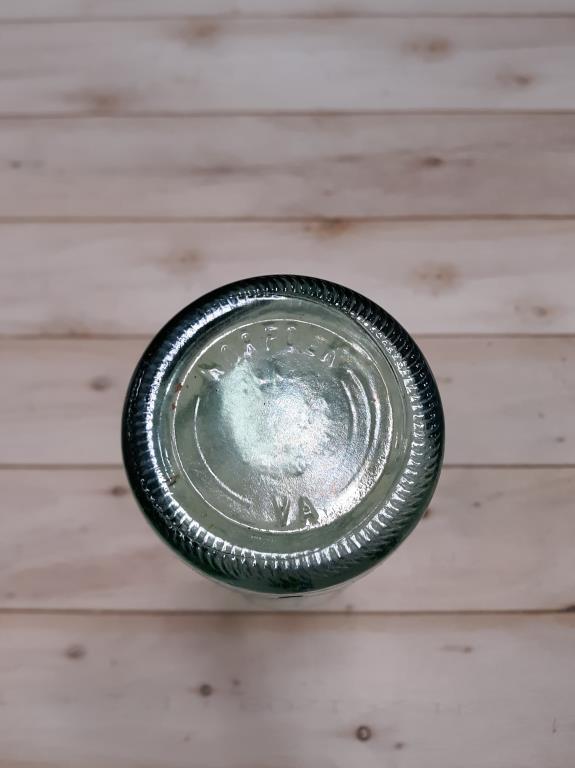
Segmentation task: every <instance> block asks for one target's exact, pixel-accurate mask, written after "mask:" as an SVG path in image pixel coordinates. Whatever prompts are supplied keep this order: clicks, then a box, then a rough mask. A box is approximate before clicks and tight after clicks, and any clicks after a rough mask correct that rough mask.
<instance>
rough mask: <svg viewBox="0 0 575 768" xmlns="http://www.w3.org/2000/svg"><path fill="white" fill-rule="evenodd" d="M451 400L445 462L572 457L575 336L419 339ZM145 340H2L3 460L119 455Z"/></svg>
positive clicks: (114, 458) (106, 459)
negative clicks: (123, 418)
mask: <svg viewBox="0 0 575 768" xmlns="http://www.w3.org/2000/svg"><path fill="white" fill-rule="evenodd" d="M421 344H422V348H423V350H424V352H425V353H426V355H427V356H428V357H429V360H430V362H431V365H432V368H433V370H434V371H435V373H436V375H437V377H438V381H439V384H440V388H441V391H442V395H443V398H444V404H445V410H446V419H447V449H446V460H447V461H448V462H450V463H455V464H497V463H504V464H562V463H570V464H573V463H575V441H574V440H573V439H572V435H573V434H575V381H574V378H575V368H574V365H573V361H574V360H575V355H574V352H575V338H573V337H564V338H562V337H542V338H537V337H533V338H507V337H501V338H497V337H493V338H489V337H487V338H442V337H432V338H425V339H422V340H421ZM144 346H145V342H144V341H143V340H130V339H112V340H87V339H72V340H54V339H52V340H37V339H26V340H23V339H9V338H8V339H3V340H2V341H1V342H0V356H1V358H2V360H3V369H4V370H5V371H7V372H9V375H5V376H3V377H2V379H1V380H0V423H2V424H3V427H4V430H5V433H6V434H8V435H9V436H10V439H9V440H4V441H2V442H1V443H0V463H8V464H14V463H23V464H27V463H40V464H58V463H65V464H88V463H94V464H110V463H117V462H119V461H120V446H119V430H120V412H121V406H122V400H123V397H124V393H125V389H126V387H127V384H128V380H129V377H130V375H131V372H132V369H133V367H134V365H135V363H136V362H137V359H138V357H139V355H140V354H141V353H142V352H143V350H144Z"/></svg>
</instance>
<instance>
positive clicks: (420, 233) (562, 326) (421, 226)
mask: <svg viewBox="0 0 575 768" xmlns="http://www.w3.org/2000/svg"><path fill="white" fill-rule="evenodd" d="M0 242H1V243H2V253H3V258H2V259H0V333H1V334H15V335H26V334H38V335H42V334H52V335H68V334H74V333H79V332H82V333H86V334H152V333H155V332H156V331H157V330H158V328H159V327H160V326H161V325H162V324H163V323H164V322H165V320H166V319H167V318H168V317H170V316H171V315H172V314H174V312H175V311H176V309H178V308H179V307H182V306H185V305H186V304H187V303H189V302H190V301H191V300H192V299H194V298H196V297H197V296H200V295H202V294H203V293H205V292H207V291H209V290H211V289H213V288H215V287H217V286H219V285H222V284H225V283H227V282H230V281H231V280H235V279H239V278H242V277H249V276H252V275H258V274H260V275H261V274H266V273H268V274H274V273H276V274H277V273H281V272H284V271H285V270H286V269H289V271H291V272H294V273H299V274H307V275H316V276H318V277H326V276H327V277H329V278H330V279H331V280H335V281H339V282H343V283H346V284H348V285H349V286H350V287H352V288H354V289H355V290H357V291H359V292H361V293H364V294H366V295H369V296H370V297H371V298H372V299H374V300H375V301H377V302H379V303H380V304H381V305H382V306H384V307H386V308H387V309H388V310H389V311H390V312H391V313H392V314H394V315H395V316H397V317H398V319H400V320H401V322H402V323H403V324H404V325H405V326H406V327H407V328H408V329H409V330H410V331H411V332H413V333H427V334H430V333H434V334H438V333H453V332H457V333H491V334H500V333H531V334H545V333H574V332H575V302H573V288H572V286H573V284H575V260H574V259H573V252H574V251H575V223H574V222H573V221H451V222H441V221H439V222H433V221H422V222H353V221H345V220H333V221H331V220H330V221H318V222H295V223H283V224H282V223H266V222H259V223H250V222H224V223H209V222H208V223H206V222H197V223H192V224H166V223H155V224H145V223H138V224H122V225H121V224H118V225H104V224H99V225H95V224H81V223H68V224H55V223H52V224H25V225H24V224H4V225H0ZM352 263H353V269H351V266H350V265H351V264H352ZM47 287H48V289H47Z"/></svg>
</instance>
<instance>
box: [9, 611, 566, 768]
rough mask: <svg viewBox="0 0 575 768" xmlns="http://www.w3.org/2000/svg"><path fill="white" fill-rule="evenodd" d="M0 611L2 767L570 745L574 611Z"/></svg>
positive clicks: (394, 761)
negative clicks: (290, 613) (435, 614)
mask: <svg viewBox="0 0 575 768" xmlns="http://www.w3.org/2000/svg"><path fill="white" fill-rule="evenodd" d="M2 624H3V631H2V633H0V669H1V672H2V679H3V687H2V699H3V704H4V706H3V708H2V712H3V714H2V718H1V720H0V765H2V766H11V767H14V766H35V768H39V767H40V766H42V768H55V767H56V766H58V768H61V767H62V766H75V768H96V766H98V767H99V766H102V765H114V766H115V767H116V768H123V767H124V766H126V768H127V767H128V766H129V768H151V766H157V765H162V766H164V767H165V768H184V767H185V768H190V766H192V768H193V767H194V766H197V768H221V766H225V765H234V766H238V767H239V768H248V766H249V767H250V768H252V767H253V766H269V765H273V766H278V767H279V768H282V767H284V766H285V767H286V768H287V766H295V765H298V766H299V765H308V764H313V765H314V766H317V768H340V767H341V768H344V766H345V767H346V768H347V766H350V765H362V766H365V768H371V767H372V766H373V768H375V767H376V766H377V767H378V768H379V766H381V765H382V764H389V765H393V766H396V767H397V768H421V766H422V765H426V766H429V768H460V767H461V766H462V765H465V766H466V767H467V768H500V767H501V766H502V765H504V766H506V767H507V768H541V766H549V768H563V766H566V765H569V762H570V760H571V758H572V755H573V751H574V749H575V713H574V710H573V687H572V678H571V675H569V674H568V673H567V670H568V669H569V665H570V663H571V661H572V655H573V640H574V636H575V635H574V630H575V617H574V616H571V615H564V616H561V617H560V616H530V617H525V616H524V617H521V616H493V615H489V614H487V615H484V616H453V617H446V616H443V617H430V616H428V617H399V616H395V617H381V616H379V617H375V616H372V617H368V616H331V617H327V616H324V617H321V618H319V617H313V616H254V615H245V616H240V615H232V616H227V617H208V616H189V617H184V616H171V617H165V616H164V617H158V616H132V617H127V616H108V617H105V616H81V615H78V616H54V615H52V616H50V615H36V616H26V615H12V616H3V617H2ZM358 729H359V730H358ZM224 734H225V737H224V736H223V735H224Z"/></svg>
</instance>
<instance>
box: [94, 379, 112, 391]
mask: <svg viewBox="0 0 575 768" xmlns="http://www.w3.org/2000/svg"><path fill="white" fill-rule="evenodd" d="M112 383H113V382H112V379H111V378H110V377H109V376H95V377H94V378H93V379H92V381H91V382H90V387H91V388H92V389H93V390H95V391H96V392H104V390H106V389H110V387H111V386H112Z"/></svg>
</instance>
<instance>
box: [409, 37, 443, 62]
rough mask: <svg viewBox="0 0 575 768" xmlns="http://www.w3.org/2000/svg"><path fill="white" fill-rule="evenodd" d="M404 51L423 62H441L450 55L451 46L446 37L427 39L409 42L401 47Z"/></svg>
mask: <svg viewBox="0 0 575 768" xmlns="http://www.w3.org/2000/svg"><path fill="white" fill-rule="evenodd" d="M403 49H404V51H405V52H406V53H407V54H409V55H411V56H417V57H419V58H420V59H423V60H424V61H441V60H442V59H446V58H447V57H448V56H449V55H451V53H452V51H453V45H452V44H451V41H450V40H448V39H447V38H446V37H429V38H422V39H419V40H411V41H409V42H407V43H405V45H404V46H403Z"/></svg>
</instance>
